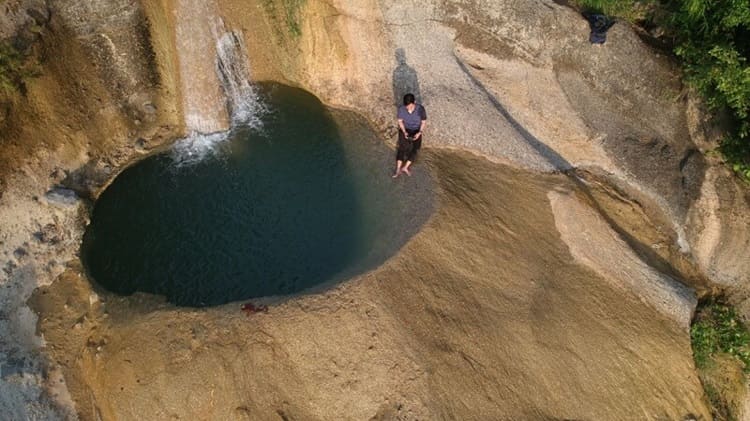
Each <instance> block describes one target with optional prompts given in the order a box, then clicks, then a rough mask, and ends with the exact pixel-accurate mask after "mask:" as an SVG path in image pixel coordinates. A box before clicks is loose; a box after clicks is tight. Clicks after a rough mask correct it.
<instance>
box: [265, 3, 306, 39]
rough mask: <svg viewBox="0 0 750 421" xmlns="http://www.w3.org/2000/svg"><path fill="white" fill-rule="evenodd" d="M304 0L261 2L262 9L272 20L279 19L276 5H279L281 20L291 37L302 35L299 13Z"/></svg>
mask: <svg viewBox="0 0 750 421" xmlns="http://www.w3.org/2000/svg"><path fill="white" fill-rule="evenodd" d="M305 1H306V0H263V7H264V8H265V9H266V13H268V14H269V15H270V16H271V17H272V18H274V19H276V18H278V17H279V14H278V13H277V7H276V4H277V3H280V5H281V8H282V9H283V10H282V16H281V17H282V19H283V20H284V24H285V25H286V28H287V31H289V33H290V34H291V35H292V36H293V37H299V36H300V35H302V28H301V27H300V11H301V9H302V6H304V4H305Z"/></svg>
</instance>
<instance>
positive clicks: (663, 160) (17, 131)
mask: <svg viewBox="0 0 750 421" xmlns="http://www.w3.org/2000/svg"><path fill="white" fill-rule="evenodd" d="M218 3H219V7H220V9H221V10H222V14H223V15H224V17H225V19H226V21H227V24H228V26H229V27H232V28H238V29H242V30H243V31H244V33H245V35H246V38H247V39H246V43H247V45H248V48H249V50H250V55H251V61H252V68H253V71H254V74H255V76H256V77H257V78H258V79H273V80H280V81H287V82H290V83H294V84H299V85H301V86H303V87H305V88H306V89H308V90H310V91H312V92H313V93H315V94H316V95H318V96H319V97H321V98H322V99H323V100H324V101H326V102H327V103H329V104H332V105H336V106H340V107H345V108H351V109H354V110H356V111H358V112H360V113H361V114H363V115H365V116H367V117H368V118H369V119H370V120H371V121H372V122H373V123H374V125H375V126H376V127H378V128H379V129H380V130H381V131H382V132H383V134H384V135H385V136H386V138H391V137H392V136H391V135H392V134H393V132H394V126H393V122H392V121H393V103H394V97H397V96H399V95H400V94H401V92H400V91H401V90H403V89H404V86H407V85H410V86H411V88H410V89H416V88H417V87H418V88H419V94H420V97H421V98H422V100H423V102H424V103H425V105H426V106H427V107H428V110H429V112H430V128H429V132H428V135H429V144H430V145H431V146H438V147H440V148H439V149H437V150H435V151H434V152H432V153H425V161H426V162H425V166H429V167H430V168H432V170H433V171H434V172H435V174H436V177H437V178H438V180H439V183H438V185H439V191H438V192H437V194H438V196H439V198H440V201H441V203H442V206H441V208H440V209H439V210H438V213H437V214H436V216H435V217H434V221H433V222H432V223H431V224H430V225H428V227H426V229H425V232H424V233H423V234H421V235H420V236H418V237H417V238H415V240H414V241H413V243H411V244H410V245H409V246H407V247H406V249H405V250H404V251H403V252H402V254H400V255H399V256H397V257H396V258H394V259H392V261H391V262H389V263H388V264H386V265H384V267H382V268H380V269H379V270H378V271H376V272H375V273H373V274H371V275H368V276H365V277H362V278H361V279H358V280H354V281H351V282H348V283H346V284H344V285H342V286H341V287H337V288H334V289H333V290H331V291H329V292H327V293H325V294H322V295H320V296H307V297H298V298H296V299H292V300H289V301H286V302H284V303H280V304H278V305H277V306H276V307H273V308H272V310H271V313H270V314H269V315H268V318H267V319H262V318H257V319H252V320H248V319H245V318H243V317H239V316H238V315H237V312H236V308H235V306H231V305H229V306H224V307H221V308H217V309H211V310H202V311H186V310H180V309H174V308H171V307H170V306H165V305H163V304H160V303H158V300H156V302H155V301H154V300H153V299H151V298H148V297H141V298H137V299H134V300H128V299H118V298H116V297H110V296H108V295H107V294H105V295H104V296H99V295H97V294H96V293H95V292H93V291H92V288H91V286H90V284H89V283H88V281H86V280H85V279H84V278H80V277H79V275H80V268H78V267H77V265H76V264H75V263H73V264H71V265H68V262H74V259H75V253H76V252H77V247H78V244H79V239H80V234H81V230H82V227H83V224H84V223H85V219H86V215H87V213H86V209H85V208H86V205H85V204H84V202H83V201H81V200H78V199H76V198H75V197H69V196H64V195H62V196H61V195H59V194H46V193H47V192H48V191H49V190H50V188H51V187H53V186H55V185H58V184H61V185H66V186H68V187H71V188H73V189H75V190H77V191H78V192H79V196H83V197H86V196H95V195H96V192H97V190H98V189H99V188H100V187H101V185H103V184H104V183H106V182H107V181H108V180H109V179H111V177H113V176H114V175H115V174H116V173H117V171H118V170H120V169H121V168H122V167H123V165H125V164H126V163H127V162H129V161H131V160H132V159H134V158H136V157H138V156H141V155H143V154H144V153H147V152H148V151H149V150H153V149H154V148H158V147H159V145H161V144H165V143H168V142H169V141H171V140H172V139H174V138H175V137H176V136H177V135H179V134H181V132H182V123H181V122H182V117H181V110H180V107H179V103H180V101H179V95H180V94H179V90H178V86H179V83H178V78H179V75H178V72H177V71H176V68H177V66H176V58H175V54H176V53H175V51H174V39H173V38H172V37H173V36H174V31H173V30H172V28H174V25H173V19H174V18H173V15H172V14H171V9H172V7H173V5H172V4H171V2H169V1H166V0H165V1H143V2H141V4H137V3H134V2H128V1H122V0H98V1H94V2H86V3H81V2H68V1H58V2H53V3H51V4H49V5H47V4H46V3H44V2H40V1H21V0H18V1H10V0H9V1H7V2H6V7H7V8H6V15H7V16H9V18H8V19H6V21H7V22H11V23H9V24H8V25H10V26H12V27H13V28H16V27H22V26H23V24H24V23H23V22H24V20H25V19H27V18H26V17H24V16H34V15H35V13H26V15H24V13H22V12H23V11H24V10H29V9H33V10H37V11H39V12H40V13H41V14H40V16H48V17H49V19H45V20H44V22H43V23H44V27H45V28H46V29H45V32H44V33H43V35H42V36H41V38H40V39H39V40H37V41H36V43H37V47H35V48H38V52H37V53H38V54H39V55H40V57H42V75H41V76H40V77H38V78H36V79H33V80H32V81H30V82H29V83H28V92H27V93H26V94H25V95H20V94H18V95H14V96H12V97H11V98H10V99H9V104H10V105H9V106H8V107H6V108H7V109H8V110H9V111H8V113H7V117H6V118H5V119H4V121H3V124H4V127H3V130H2V134H0V136H1V138H0V139H1V141H2V145H3V151H2V152H1V153H0V163H2V166H0V173H1V176H2V180H3V182H4V183H3V184H2V185H1V186H2V191H1V192H2V196H0V235H1V236H2V238H0V241H2V244H1V249H2V252H3V258H4V259H5V263H4V264H5V270H4V271H3V272H2V273H0V284H2V285H3V287H4V288H2V292H1V293H0V298H1V299H2V316H3V317H2V318H0V338H3V339H2V341H0V364H2V372H1V374H2V380H1V381H0V388H2V390H0V391H1V392H2V393H0V396H2V398H1V399H2V400H0V405H1V406H2V409H3V412H4V413H10V414H13V416H14V417H16V418H26V417H32V418H45V417H47V416H51V417H55V416H58V415H59V414H58V411H60V409H55V407H54V406H52V405H50V400H48V399H46V398H45V396H47V394H46V393H47V392H44V390H48V391H49V392H50V393H52V394H53V395H54V396H53V397H54V398H55V399H56V400H57V401H58V402H63V403H64V402H65V401H66V397H67V396H69V395H68V394H67V391H66V390H65V388H59V387H58V388H50V387H51V386H53V385H57V384H63V385H65V384H64V383H60V381H61V380H60V379H61V374H60V372H59V371H57V369H56V368H57V367H62V369H63V373H64V380H67V384H68V385H69V386H70V396H72V400H73V401H75V404H76V411H77V412H78V414H79V416H80V417H82V418H84V419H89V418H90V419H95V418H97V417H103V418H105V419H119V418H122V419H130V418H137V417H141V416H143V415H144V414H161V415H163V416H164V417H166V416H180V417H190V416H194V415H195V414H200V415H201V416H203V417H206V418H212V417H213V418H216V417H220V418H243V417H247V418H250V419H257V418H271V417H282V418H286V419H295V418H300V419H310V418H321V419H325V418H330V417H333V416H341V415H342V414H345V415H348V416H349V417H351V418H353V419H362V418H369V417H373V416H374V417H375V418H380V419H393V418H402V419H403V418H406V419H409V418H420V419H424V418H463V419H480V418H486V417H488V416H489V417H494V418H497V417H512V418H515V419H519V418H534V419H538V418H540V417H542V418H587V417H589V418H595V419H643V418H644V417H646V418H653V417H659V416H666V417H667V418H670V419H677V418H682V417H684V416H686V415H688V414H690V413H692V414H694V415H704V416H707V414H706V408H705V406H704V402H703V398H702V391H701V389H700V385H699V383H698V381H697V378H696V377H695V374H694V372H693V369H692V361H691V359H690V350H689V339H688V337H687V333H686V326H687V322H688V319H689V315H690V312H691V311H692V306H693V305H694V300H693V299H692V298H691V297H690V293H689V292H686V291H685V290H684V288H681V287H679V286H678V285H675V284H674V283H672V282H671V281H670V280H669V279H668V278H665V277H664V275H663V274H662V273H659V272H658V271H654V270H653V269H652V268H649V267H648V266H646V265H644V264H643V263H642V262H640V260H639V259H638V255H639V256H641V257H644V256H645V258H646V259H647V261H648V263H649V264H651V265H655V266H656V267H657V268H658V269H659V270H660V271H662V272H664V273H668V274H671V275H673V276H680V277H682V278H683V279H684V280H686V281H687V282H689V283H690V284H691V285H693V286H696V287H698V288H700V289H704V288H706V286H707V285H709V282H708V281H707V280H706V278H707V277H708V278H710V279H711V281H713V282H718V283H720V284H722V285H725V286H728V287H729V290H730V292H732V293H733V294H734V295H735V297H736V298H737V299H738V300H739V302H740V303H745V302H746V301H744V297H745V295H744V293H745V291H746V290H747V288H746V285H747V281H748V280H747V278H746V277H747V275H746V273H748V270H747V269H748V264H750V258H748V250H750V248H748V247H747V245H748V239H749V238H750V236H749V235H748V233H747V230H748V226H749V225H748V220H747V218H748V215H750V213H749V212H750V210H749V209H748V198H747V192H746V190H743V189H742V188H741V187H739V186H738V185H737V184H736V183H735V182H734V181H733V179H732V178H731V176H730V175H729V174H728V173H727V172H726V170H725V169H723V168H722V167H720V166H717V165H715V164H714V163H711V162H707V161H706V159H705V158H704V156H703V155H702V154H701V153H696V152H695V151H696V150H700V151H704V150H706V149H708V148H710V147H711V145H712V143H711V142H712V140H713V139H712V137H711V134H710V131H709V130H708V129H706V128H704V127H703V122H702V120H701V119H702V118H703V117H702V114H701V113H700V111H699V108H698V107H697V106H695V105H694V104H691V103H690V102H689V101H687V100H685V95H684V94H683V92H682V87H681V86H680V84H679V81H678V80H677V79H676V76H675V73H674V68H673V67H672V66H671V64H670V63H669V61H668V59H667V58H665V57H660V56H659V55H658V53H654V52H652V51H650V50H649V49H648V48H647V47H646V46H645V45H644V44H643V43H642V42H641V41H640V40H639V39H638V37H637V36H636V35H635V34H634V33H633V32H632V31H631V30H630V29H629V28H627V27H626V26H624V25H616V26H615V27H614V28H613V29H612V30H611V32H610V37H609V41H608V43H607V44H605V45H604V46H603V47H593V46H591V45H589V44H588V42H587V32H588V29H587V25H586V23H585V22H584V21H583V20H582V19H581V18H580V17H579V16H577V15H576V14H575V13H574V12H572V11H570V10H568V9H566V8H564V7H561V6H558V5H556V4H555V3H554V2H551V1H539V2H504V1H489V0H488V1H481V0H473V1H472V0H467V1H458V0H456V1H449V0H445V1H438V0H435V1H420V2H417V1H395V0H380V1H376V0H362V1H360V0H357V1H354V0H333V1H314V0H308V1H306V2H303V4H304V5H303V7H302V8H301V9H300V10H299V14H298V15H297V16H296V17H293V18H294V19H297V22H296V23H297V24H298V27H299V29H300V31H299V33H296V32H294V31H290V30H289V28H288V27H287V25H288V23H287V22H286V19H287V16H286V15H285V12H284V9H283V2H281V1H263V2H260V1H258V2H245V1H243V2H240V1H231V0H220V1H219V2H218ZM10 12H12V13H10ZM32 18H33V17H32ZM14 25H15V26H14ZM15 32H17V31H16V30H15V29H13V30H8V31H7V33H15ZM4 33H5V32H4ZM61 52H64V54H62V53H61ZM450 149H468V150H470V151H472V152H474V153H475V154H480V155H482V156H484V157H485V158H488V160H489V161H488V160H485V159H478V158H476V157H472V156H468V155H466V154H465V153H458V152H448V150H450ZM490 161H491V162H490ZM508 165H509V166H510V167H513V168H515V169H512V168H509V167H507V166H508ZM571 168H576V169H577V171H576V173H577V174H578V175H579V177H580V178H582V179H584V180H585V181H586V183H584V184H585V185H588V186H591V187H590V188H589V189H588V190H589V191H587V192H585V194H584V193H583V192H582V188H581V185H580V183H579V184H576V183H573V184H571V181H570V180H569V179H568V178H566V177H562V176H547V175H545V176H542V175H539V173H538V171H544V172H549V171H554V170H565V171H567V172H568V173H570V172H571V171H570V170H571ZM534 178H540V180H542V181H537V182H533V181H531V179H534ZM505 180H513V181H514V183H511V184H508V183H506V182H505ZM583 190H586V189H583ZM519 192H526V193H524V194H521V195H520V196H519V195H518V194H519ZM503 198H505V200H503ZM594 199H595V201H597V202H598V203H600V205H599V206H600V207H601V208H603V210H604V211H608V212H605V213H607V215H608V218H607V219H606V221H604V222H602V221H603V220H602V219H601V218H602V216H601V215H600V214H597V212H593V213H592V210H591V207H590V204H591V201H592V200H594ZM466 221H474V222H475V223H474V224H472V228H471V229H468V230H467V229H466V227H465V226H464V225H465V223H466ZM577 221H585V223H586V224H585V227H587V228H588V229H587V230H583V229H582V228H581V227H580V226H576V225H574V224H575V223H576V222H577ZM612 223H614V224H615V226H616V227H617V232H616V233H615V232H614V231H611V228H608V226H609V224H612ZM553 227H554V229H552V228H553ZM582 232H583V233H584V234H585V235H581V233H582ZM509 239H510V240H509ZM514 239H515V241H513V240H514ZM624 240H627V242H625V241H624ZM540 242H541V244H547V245H546V246H544V247H541V248H540ZM465 244H479V245H481V246H477V247H476V251H477V253H475V254H468V255H464V254H463V253H464V252H465V250H463V248H462V247H463V245H465ZM592 245H596V246H598V248H601V249H602V250H603V253H591V252H590V251H591V249H596V248H597V247H592ZM630 248H634V249H635V251H636V252H637V253H638V255H636V253H633V252H632V251H629V250H630ZM539 250H541V251H543V252H542V253H539V252H538V251H539ZM608 252H609V253H608ZM629 253H630V254H629ZM410 255H417V256H428V257H429V258H427V259H422V260H418V261H417V262H414V261H412V260H409V259H408V257H406V256H410ZM624 257H627V258H624ZM613 261H619V262H620V264H621V265H622V266H620V267H618V266H616V265H615V266H614V267H615V268H616V270H612V267H613V265H612V262H613ZM563 269H564V270H563ZM63 272H65V274H64V276H62V277H60V278H59V280H60V281H59V282H56V283H55V284H53V286H52V287H50V289H44V290H42V291H41V292H40V293H39V294H38V295H37V297H36V298H35V299H34V302H35V303H36V306H37V308H38V309H39V311H41V313H42V318H43V319H42V323H41V325H40V327H41V329H42V331H43V332H44V334H45V338H47V340H48V346H47V347H46V348H45V351H44V355H51V356H52V357H53V358H52V360H51V361H54V363H52V364H51V365H49V366H48V365H47V362H46V361H47V360H46V358H45V357H44V355H42V354H39V352H38V351H37V347H38V345H39V343H38V342H39V340H38V339H37V338H36V337H35V336H34V335H33V334H31V332H32V325H33V323H34V315H33V314H32V313H31V312H30V311H29V310H28V308H27V307H26V306H25V301H26V299H27V297H28V296H29V295H30V293H31V291H32V290H33V289H34V288H35V287H37V286H40V285H45V284H48V283H50V282H51V281H53V280H54V279H55V278H56V277H57V276H58V275H59V274H60V273H63ZM623 274H627V275H623ZM634 274H637V275H634ZM665 294H666V295H665ZM660 297H662V298H663V297H667V299H666V301H665V300H663V299H661V298H660ZM670 300H673V302H672V304H669V303H670ZM665 302H666V303H667V304H664V303H665ZM472 310H474V311H472ZM745 311H746V313H745V314H746V315H747V312H748V310H747V308H745ZM261 317H265V316H261ZM164 326H166V327H167V328H166V329H165V328H164ZM170 326H171V328H170ZM582 333H585V335H584V334H582ZM132 338H141V339H139V340H138V341H137V342H136V341H134V340H133V339H132ZM143 349H148V350H149V352H148V355H145V354H144V353H143ZM112 373H117V374H116V375H112ZM176 385H182V386H180V387H177V386H176ZM39 396H41V397H42V398H38V397H39ZM611 402H618V405H611V404H610V403H611ZM68 405H69V406H70V405H72V403H71V402H70V401H68ZM634 408H638V409H637V410H634ZM155 417H156V418H160V416H158V415H157V416H155Z"/></svg>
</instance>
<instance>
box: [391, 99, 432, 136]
mask: <svg viewBox="0 0 750 421" xmlns="http://www.w3.org/2000/svg"><path fill="white" fill-rule="evenodd" d="M397 118H398V119H399V120H403V121H404V127H405V128H406V131H408V132H413V131H419V128H420V127H421V126H422V120H427V111H425V109H424V107H423V106H422V104H416V107H414V111H413V112H411V113H410V112H409V111H408V110H407V109H406V105H402V106H400V107H398V113H397Z"/></svg>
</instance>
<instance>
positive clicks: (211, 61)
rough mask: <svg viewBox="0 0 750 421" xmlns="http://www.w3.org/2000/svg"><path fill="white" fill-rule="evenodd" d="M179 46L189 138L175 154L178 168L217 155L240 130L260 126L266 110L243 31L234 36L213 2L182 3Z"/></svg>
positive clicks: (192, 0) (184, 0)
mask: <svg viewBox="0 0 750 421" xmlns="http://www.w3.org/2000/svg"><path fill="white" fill-rule="evenodd" d="M175 18H176V21H177V23H176V31H175V35H176V38H177V40H176V43H177V54H178V59H179V69H180V84H181V87H182V106H183V114H184V116H185V126H186V127H187V129H188V131H189V134H188V136H187V137H186V138H184V139H182V140H180V141H178V142H177V143H176V144H175V147H174V150H173V154H172V156H173V158H174V160H175V162H176V163H178V164H184V163H190V162H197V161H200V160H201V159H203V158H204V157H205V156H206V155H209V154H213V153H214V152H216V150H217V146H218V145H219V144H220V143H222V142H223V141H224V140H226V139H227V137H228V134H229V133H228V130H229V129H231V128H232V127H233V126H236V125H243V126H251V127H259V126H260V124H261V121H260V114H261V113H262V111H263V106H262V104H261V103H260V101H259V99H258V95H257V93H256V92H255V89H254V88H253V86H252V84H251V83H250V69H249V66H248V64H247V63H248V58H247V57H248V56H247V50H246V48H245V44H244V42H243V36H242V33H241V32H238V31H230V30H228V29H227V28H226V26H225V25H224V21H223V20H222V19H221V18H220V17H218V8H217V7H216V4H215V1H213V0H177V1H176V9H175Z"/></svg>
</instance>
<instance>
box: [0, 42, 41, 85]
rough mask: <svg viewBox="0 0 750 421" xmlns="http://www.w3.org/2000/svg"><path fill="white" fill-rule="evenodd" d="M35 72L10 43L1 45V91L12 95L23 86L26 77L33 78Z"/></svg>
mask: <svg viewBox="0 0 750 421" xmlns="http://www.w3.org/2000/svg"><path fill="white" fill-rule="evenodd" d="M34 74H35V72H34V70H33V69H32V68H31V67H30V66H29V64H28V63H27V59H26V55H24V54H22V53H21V52H19V51H18V50H16V49H15V48H13V46H12V45H11V44H9V43H0V91H1V92H3V93H6V94H7V93H10V92H13V91H16V90H18V89H19V87H21V85H22V84H23V80H24V79H25V78H26V77H29V76H33V75H34Z"/></svg>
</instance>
